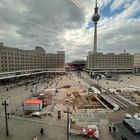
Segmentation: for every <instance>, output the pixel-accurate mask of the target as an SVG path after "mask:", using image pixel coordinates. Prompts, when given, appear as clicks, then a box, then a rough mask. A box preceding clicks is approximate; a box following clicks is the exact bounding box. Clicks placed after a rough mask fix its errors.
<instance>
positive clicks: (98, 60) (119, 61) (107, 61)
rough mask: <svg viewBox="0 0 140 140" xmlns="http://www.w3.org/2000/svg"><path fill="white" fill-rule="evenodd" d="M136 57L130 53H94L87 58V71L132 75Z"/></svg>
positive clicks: (90, 53)
mask: <svg viewBox="0 0 140 140" xmlns="http://www.w3.org/2000/svg"><path fill="white" fill-rule="evenodd" d="M133 67H134V56H133V55H131V54H128V53H121V54H114V53H108V54H103V53H93V52H89V53H88V56H87V64H86V71H88V72H115V73H116V72H118V73H132V72H133Z"/></svg>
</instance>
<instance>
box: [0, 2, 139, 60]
mask: <svg viewBox="0 0 140 140" xmlns="http://www.w3.org/2000/svg"><path fill="white" fill-rule="evenodd" d="M77 1H78V3H79V4H80V8H79V7H77V6H76V5H75V4H74V3H72V1H71V0H22V1H19V0H1V1H0V41H2V42H4V44H5V45H6V46H10V47H18V48H22V49H29V48H30V49H33V48H34V47H35V46H36V45H40V46H42V47H43V48H45V49H46V52H56V51H57V50H65V51H66V61H72V60H73V59H78V58H79V59H83V58H86V56H87V53H88V51H92V49H93V37H94V36H93V33H94V30H92V29H90V30H89V31H87V30H86V27H87V23H88V22H89V21H90V19H91V17H92V15H93V13H94V4H95V0H89V1H87V0H86V1H85V0H77ZM98 5H99V7H100V9H102V8H103V7H104V8H105V7H108V8H107V9H108V11H107V12H108V13H109V12H110V13H109V14H111V13H112V11H117V9H119V8H120V7H121V6H122V5H123V7H124V8H123V10H122V11H121V12H118V13H117V12H116V13H115V14H114V15H110V16H109V17H107V16H103V15H104V14H103V13H102V12H103V11H102V10H100V12H101V13H100V15H101V18H100V20H99V22H98V51H102V52H105V53H106V52H110V51H111V52H116V53H118V52H122V51H123V50H124V49H125V50H127V51H128V52H132V53H133V52H138V51H139V40H140V29H139V25H140V16H139V11H140V7H139V5H140V1H139V0H127V1H126V0H102V1H98ZM5 9H6V10H5ZM135 15H137V16H135ZM134 16H135V17H134ZM93 29H94V28H93Z"/></svg>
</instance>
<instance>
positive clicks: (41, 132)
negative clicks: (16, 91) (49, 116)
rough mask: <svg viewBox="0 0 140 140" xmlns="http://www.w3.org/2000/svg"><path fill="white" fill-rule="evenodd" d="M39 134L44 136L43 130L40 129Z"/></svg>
mask: <svg viewBox="0 0 140 140" xmlns="http://www.w3.org/2000/svg"><path fill="white" fill-rule="evenodd" d="M40 134H41V136H42V135H43V134H44V129H43V128H41V129H40Z"/></svg>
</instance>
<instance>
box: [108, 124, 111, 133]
mask: <svg viewBox="0 0 140 140" xmlns="http://www.w3.org/2000/svg"><path fill="white" fill-rule="evenodd" d="M108 129H109V131H110V132H111V124H110V123H109V124H108Z"/></svg>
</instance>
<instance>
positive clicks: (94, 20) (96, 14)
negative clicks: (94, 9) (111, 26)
mask: <svg viewBox="0 0 140 140" xmlns="http://www.w3.org/2000/svg"><path fill="white" fill-rule="evenodd" d="M99 19H100V15H99V13H95V14H94V15H93V17H92V21H93V22H97V21H98V20H99Z"/></svg>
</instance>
